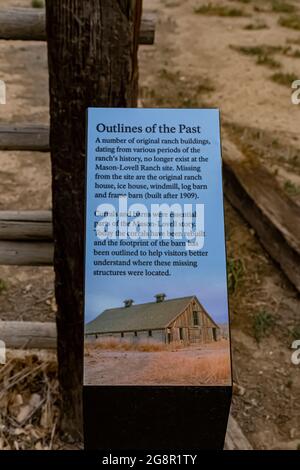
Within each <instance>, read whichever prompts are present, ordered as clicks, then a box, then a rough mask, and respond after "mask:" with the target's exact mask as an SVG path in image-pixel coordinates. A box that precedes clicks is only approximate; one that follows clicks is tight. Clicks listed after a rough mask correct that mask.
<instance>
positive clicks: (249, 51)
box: [231, 46, 282, 69]
mask: <svg viewBox="0 0 300 470" xmlns="http://www.w3.org/2000/svg"><path fill="white" fill-rule="evenodd" d="M231 48H232V49H234V50H236V51H238V52H240V53H241V54H245V55H252V56H256V63H257V64H258V65H265V66H267V67H270V68H273V69H274V68H280V67H281V65H280V63H279V62H278V61H277V60H275V59H274V58H273V57H272V54H274V53H276V52H280V51H282V48H281V47H280V46H231Z"/></svg>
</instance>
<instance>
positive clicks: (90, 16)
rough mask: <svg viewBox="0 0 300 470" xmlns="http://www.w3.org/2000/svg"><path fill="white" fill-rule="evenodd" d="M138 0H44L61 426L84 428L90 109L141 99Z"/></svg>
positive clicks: (69, 430) (73, 431) (72, 431)
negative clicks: (87, 133)
mask: <svg viewBox="0 0 300 470" xmlns="http://www.w3.org/2000/svg"><path fill="white" fill-rule="evenodd" d="M141 10H142V1H141V0H90V1H89V2H86V1H84V0H47V1H46V30H47V39H48V63H49V77H50V81H49V86H50V116H51V122H50V147H51V163H52V194H53V196H52V197H53V237H54V269H55V293H56V301H57V307H58V312H57V347H58V367H59V371H58V373H59V381H60V387H61V393H62V419H61V430H62V431H63V432H64V433H65V434H68V435H69V436H71V437H72V438H74V439H80V438H81V433H82V393H81V392H82V388H81V386H82V359H83V247H84V243H83V234H84V198H85V194H84V181H85V114H86V109H87V107H89V106H100V107H132V106H136V103H137V82H138V72H137V48H138V37H139V26H140V19H141Z"/></svg>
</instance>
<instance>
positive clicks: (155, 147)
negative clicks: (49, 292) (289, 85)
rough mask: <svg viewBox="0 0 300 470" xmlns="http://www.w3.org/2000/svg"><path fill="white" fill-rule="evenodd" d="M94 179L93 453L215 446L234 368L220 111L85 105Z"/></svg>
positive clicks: (89, 192)
mask: <svg viewBox="0 0 300 470" xmlns="http://www.w3.org/2000/svg"><path fill="white" fill-rule="evenodd" d="M86 178H87V183H86V234H85V235H86V240H85V243H86V248H85V331H84V342H85V353H84V398H85V430H86V433H85V434H86V446H87V448H99V449H100V448H101V449H105V448H110V449H111V448H116V449H126V448H128V449H130V448H131V449H135V448H137V449H145V450H146V449H147V446H148V448H149V447H150V448H160V447H161V448H169V449H170V448H180V447H182V448H185V447H187V448H199V449H200V448H220V447H221V446H222V442H223V440H224V434H225V428H226V421H227V416H228V411H229V404H230V394H231V364H230V344H229V328H228V302H227V283H226V254H225V236H224V214H223V192H222V172H221V145H220V126H219V112H218V110H216V109H207V110H203V109H189V110H183V109H180V110H174V109H113V108H109V109H104V108H90V109H89V110H88V126H87V174H86ZM198 420H199V421H200V422H199V421H198ZM211 427H213V428H214V429H213V430H212V431H211V432H212V435H211V436H209V429H210V428H211ZM187 428H188V429H187ZM193 429H194V430H195V429H197V435H196V436H195V435H193V432H194V431H193Z"/></svg>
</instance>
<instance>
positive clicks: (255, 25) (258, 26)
mask: <svg viewBox="0 0 300 470" xmlns="http://www.w3.org/2000/svg"><path fill="white" fill-rule="evenodd" d="M266 28H268V25H267V24H266V23H265V22H264V21H257V22H256V23H249V24H247V25H246V26H245V27H244V29H247V30H248V31H257V30H260V29H266Z"/></svg>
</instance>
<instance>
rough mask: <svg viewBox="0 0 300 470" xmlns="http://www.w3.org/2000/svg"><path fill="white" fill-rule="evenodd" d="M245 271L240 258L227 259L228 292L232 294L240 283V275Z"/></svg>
mask: <svg viewBox="0 0 300 470" xmlns="http://www.w3.org/2000/svg"><path fill="white" fill-rule="evenodd" d="M244 272H245V267H244V263H243V261H242V260H241V259H239V258H238V259H234V258H229V259H228V261H227V279H228V290H229V293H230V294H234V293H235V292H236V290H237V288H238V287H239V285H240V284H241V281H242V277H243V275H244Z"/></svg>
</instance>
